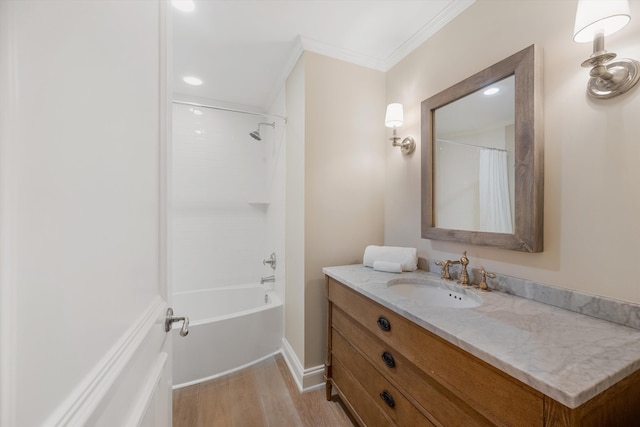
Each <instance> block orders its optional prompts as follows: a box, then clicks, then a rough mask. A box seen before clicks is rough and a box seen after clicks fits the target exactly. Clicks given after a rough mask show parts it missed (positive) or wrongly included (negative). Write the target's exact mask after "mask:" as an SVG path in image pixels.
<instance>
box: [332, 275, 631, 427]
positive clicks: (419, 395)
mask: <svg viewBox="0 0 640 427" xmlns="http://www.w3.org/2000/svg"><path fill="white" fill-rule="evenodd" d="M328 298H329V304H328V310H329V311H328V340H327V341H328V346H327V362H326V365H325V377H326V388H327V389H326V393H327V399H330V398H331V393H332V388H335V390H336V392H337V393H338V395H339V396H340V398H341V399H342V400H343V402H344V403H345V405H346V406H347V408H348V409H349V410H350V411H351V413H352V415H353V416H354V417H355V418H356V420H357V421H358V422H359V423H360V424H361V425H363V426H411V427H415V426H445V427H449V426H465V427H471V426H518V427H522V426H562V427H568V426H580V427H585V426H594V427H595V426H598V427H602V426H606V425H612V426H613V425H615V426H626V425H633V424H629V423H628V422H636V421H637V418H634V417H637V416H638V411H639V410H638V409H633V407H637V406H639V401H638V400H637V399H639V398H640V385H639V384H640V374H639V373H638V372H636V374H633V375H632V376H630V377H628V379H626V380H623V381H621V382H620V383H619V384H617V385H616V386H614V387H612V388H611V389H609V390H607V391H606V392H605V393H601V395H598V396H596V397H595V398H593V399H592V400H590V401H589V402H587V403H585V404H584V405H582V406H580V407H579V408H575V409H569V408H567V407H566V406H564V405H562V404H560V403H558V402H556V401H554V400H553V399H552V398H550V397H548V396H545V395H544V394H542V393H540V392H539V391H537V390H535V389H533V388H531V387H530V386H528V385H526V384H524V383H522V382H520V381H519V380H517V379H515V378H513V377H511V376H509V375H507V374H505V373H504V372H502V371H500V370H498V369H496V368H494V367H492V366H490V365H489V364H487V363H486V362H484V361H482V360H480V359H479V358H477V357H475V356H473V355H471V354H470V353H468V352H466V351H464V350H461V349H459V348H458V347H456V346H454V345H452V344H450V343H449V342H447V341H445V340H443V339H441V338H439V337H438V336H436V335H435V334H433V333H431V332H429V331H427V330H426V329H424V328H422V327H421V326H418V325H417V324H415V323H413V322H411V321H410V320H408V319H406V318H404V317H402V316H400V315H398V314H396V313H395V312H393V311H391V310H389V309H387V308H386V307H383V306H382V305H380V304H378V303H376V302H374V301H372V300H370V299H369V298H367V297H365V296H363V295H361V294H359V293H358V292H356V291H354V290H352V289H350V288H349V287H347V286H345V285H343V284H341V283H340V282H338V281H336V280H334V279H332V278H328ZM616 390H617V391H616ZM621 399H622V401H620V400H621ZM634 399H636V400H634ZM629 406H631V407H632V409H629Z"/></svg>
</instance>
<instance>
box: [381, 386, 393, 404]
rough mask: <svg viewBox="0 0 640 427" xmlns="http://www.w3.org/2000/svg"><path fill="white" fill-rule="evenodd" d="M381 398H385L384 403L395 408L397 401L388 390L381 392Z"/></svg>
mask: <svg viewBox="0 0 640 427" xmlns="http://www.w3.org/2000/svg"><path fill="white" fill-rule="evenodd" d="M380 398H381V399H382V400H384V403H386V404H387V405H389V407H390V408H393V407H395V406H396V402H394V401H393V397H392V396H391V393H389V392H388V391H387V390H385V391H383V392H382V393H380Z"/></svg>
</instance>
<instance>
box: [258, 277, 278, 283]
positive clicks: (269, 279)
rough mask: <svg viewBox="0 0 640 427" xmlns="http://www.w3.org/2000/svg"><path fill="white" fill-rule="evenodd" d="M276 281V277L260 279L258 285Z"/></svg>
mask: <svg viewBox="0 0 640 427" xmlns="http://www.w3.org/2000/svg"><path fill="white" fill-rule="evenodd" d="M275 281H276V276H267V277H261V278H260V284H261V285H264V284H265V283H267V282H271V283H273V282H275Z"/></svg>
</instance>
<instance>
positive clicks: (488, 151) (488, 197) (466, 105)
mask: <svg viewBox="0 0 640 427" xmlns="http://www.w3.org/2000/svg"><path fill="white" fill-rule="evenodd" d="M514 124H515V77H514V75H511V76H509V77H507V78H505V79H502V80H500V81H497V82H495V83H493V84H491V85H488V86H487V87H484V88H482V89H480V90H477V91H475V92H473V93H471V94H469V95H467V96H464V97H462V98H460V99H458V100H456V101H454V102H451V103H449V104H447V105H444V106H442V107H440V108H437V109H436V110H435V111H434V136H435V138H434V152H433V156H434V157H433V161H434V162H433V173H434V194H433V197H434V223H435V226H436V227H439V228H446V229H455V230H470V231H486V232H497V233H513V224H514V212H515V206H514V201H515V195H514V191H515V185H514V181H515V176H514V175H515V168H514V153H515V126H514Z"/></svg>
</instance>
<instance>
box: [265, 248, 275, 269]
mask: <svg viewBox="0 0 640 427" xmlns="http://www.w3.org/2000/svg"><path fill="white" fill-rule="evenodd" d="M267 264H269V265H270V266H271V268H272V269H274V270H275V269H276V253H275V252H271V255H270V256H269V259H264V260H262V265H267Z"/></svg>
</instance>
